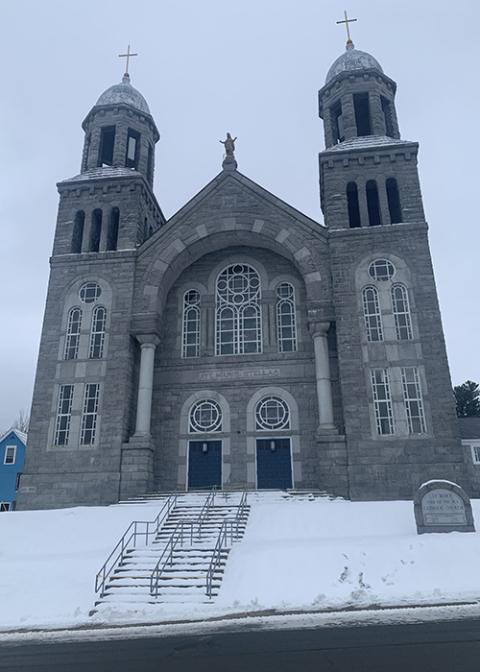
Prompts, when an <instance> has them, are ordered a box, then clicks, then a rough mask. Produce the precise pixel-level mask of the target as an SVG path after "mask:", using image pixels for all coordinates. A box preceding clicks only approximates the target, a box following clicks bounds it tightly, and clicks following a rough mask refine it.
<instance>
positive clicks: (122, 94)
mask: <svg viewBox="0 0 480 672" xmlns="http://www.w3.org/2000/svg"><path fill="white" fill-rule="evenodd" d="M121 103H123V104H124V105H130V106H131V107H134V108H135V109H137V110H140V111H141V112H144V113H145V114H150V109H149V107H148V104H147V101H146V100H145V98H144V97H143V96H142V94H141V93H140V91H137V89H135V88H134V87H133V86H132V85H131V84H130V76H129V75H128V74H125V75H124V76H123V79H122V81H121V82H120V84H114V85H113V86H110V87H109V88H108V89H107V90H106V91H104V92H103V93H102V95H101V96H100V98H99V99H98V100H97V102H96V103H95V107H98V106H99V105H118V104H121Z"/></svg>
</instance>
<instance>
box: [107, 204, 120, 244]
mask: <svg viewBox="0 0 480 672" xmlns="http://www.w3.org/2000/svg"><path fill="white" fill-rule="evenodd" d="M119 224H120V210H119V209H118V208H112V209H111V211H110V221H109V222H108V231H107V250H116V249H117V243H118V227H119Z"/></svg>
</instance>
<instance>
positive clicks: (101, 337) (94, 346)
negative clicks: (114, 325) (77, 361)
mask: <svg viewBox="0 0 480 672" xmlns="http://www.w3.org/2000/svg"><path fill="white" fill-rule="evenodd" d="M106 323H107V309H106V308H104V307H103V306H96V308H94V310H93V314H92V326H91V329H90V346H89V349H88V356H89V358H90V359H101V358H102V357H103V345H104V343H105V327H106Z"/></svg>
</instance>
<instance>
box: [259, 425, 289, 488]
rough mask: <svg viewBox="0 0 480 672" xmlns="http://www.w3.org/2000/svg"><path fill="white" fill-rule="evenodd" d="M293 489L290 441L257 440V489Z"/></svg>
mask: <svg viewBox="0 0 480 672" xmlns="http://www.w3.org/2000/svg"><path fill="white" fill-rule="evenodd" d="M292 487H293V478H292V451H291V442H290V439H277V438H275V439H257V488H258V489H259V490H268V489H279V490H285V489H286V488H292Z"/></svg>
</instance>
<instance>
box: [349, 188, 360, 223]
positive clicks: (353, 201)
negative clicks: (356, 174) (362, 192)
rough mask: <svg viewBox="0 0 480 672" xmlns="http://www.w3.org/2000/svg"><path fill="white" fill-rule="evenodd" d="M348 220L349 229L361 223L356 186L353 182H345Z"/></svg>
mask: <svg viewBox="0 0 480 672" xmlns="http://www.w3.org/2000/svg"><path fill="white" fill-rule="evenodd" d="M347 204H348V222H349V224H350V228H351V229H355V228H357V227H359V226H361V225H362V222H361V220H360V206H359V205H358V188H357V185H356V183H355V182H349V183H348V184H347Z"/></svg>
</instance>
